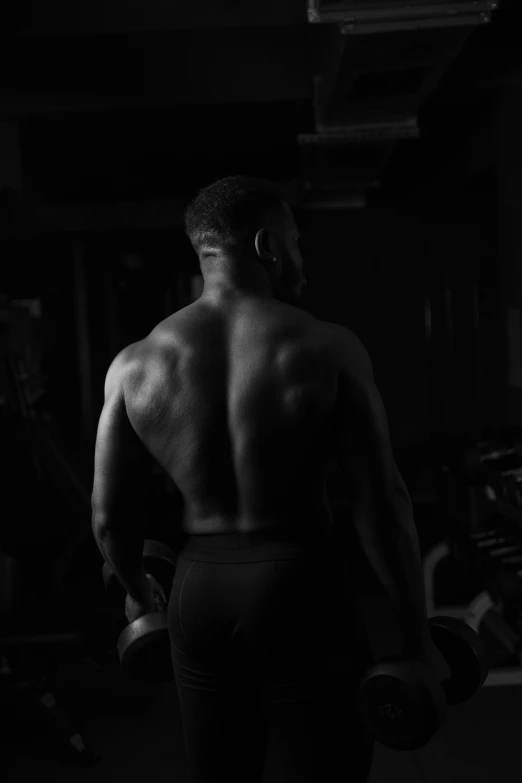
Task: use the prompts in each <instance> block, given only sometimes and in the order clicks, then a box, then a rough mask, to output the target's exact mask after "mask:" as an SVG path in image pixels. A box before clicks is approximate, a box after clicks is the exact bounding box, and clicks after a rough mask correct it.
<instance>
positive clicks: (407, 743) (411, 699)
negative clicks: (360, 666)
mask: <svg viewBox="0 0 522 783" xmlns="http://www.w3.org/2000/svg"><path fill="white" fill-rule="evenodd" d="M429 628H430V632H431V636H432V639H433V642H434V644H435V646H436V647H437V648H438V650H439V652H440V653H441V655H442V656H443V658H444V659H445V661H446V663H447V664H448V667H449V669H450V670H451V676H450V677H449V679H447V680H445V681H443V682H440V681H439V680H438V679H437V677H436V676H435V674H434V673H433V672H432V671H430V670H429V669H428V667H427V666H426V665H425V664H423V663H421V662H420V661H415V660H405V659H403V658H399V657H398V656H394V657H389V658H386V659H384V660H382V661H380V662H378V663H377V664H375V665H374V666H372V667H371V668H370V669H369V671H368V672H367V673H366V675H365V676H364V678H363V680H362V682H361V688H360V696H361V702H360V704H361V710H362V715H363V718H364V721H365V723H366V725H367V727H368V729H369V730H370V732H371V733H372V734H373V736H374V737H375V739H376V740H378V742H380V743H381V744H383V745H386V747H388V748H393V749H394V750H416V749H417V748H420V747H422V746H423V745H425V744H426V743H427V742H429V740H430V739H431V738H432V737H433V735H434V734H435V733H436V732H437V731H438V729H439V728H440V726H441V725H442V724H443V722H444V719H445V717H446V710H447V705H448V704H450V705H453V704H460V703H462V702H464V701H467V700H468V699H469V698H471V696H473V694H474V693H476V691H478V689H479V688H480V687H481V686H482V685H483V684H484V682H485V680H486V677H487V675H488V671H489V668H488V662H487V658H486V652H485V649H484V646H483V643H482V641H481V639H480V637H479V635H478V634H477V633H475V631H474V630H473V629H472V628H470V627H469V626H468V625H467V624H466V623H465V622H463V621H462V620H457V619H456V618H453V617H432V618H431V619H430V620H429Z"/></svg>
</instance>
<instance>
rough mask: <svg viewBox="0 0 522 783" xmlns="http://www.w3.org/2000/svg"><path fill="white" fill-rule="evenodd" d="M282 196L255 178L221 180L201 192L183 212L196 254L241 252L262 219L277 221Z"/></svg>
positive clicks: (265, 182)
mask: <svg viewBox="0 0 522 783" xmlns="http://www.w3.org/2000/svg"><path fill="white" fill-rule="evenodd" d="M284 201H285V198H284V195H283V193H282V191H281V190H280V188H279V187H278V186H277V185H276V184H275V183H273V182H270V181H268V180H263V179H256V178H254V177H244V176H233V177H226V178H225V179H220V180H218V181H217V182H214V183H213V184H212V185H209V186H208V187H206V188H203V190H200V191H199V193H198V194H197V196H196V197H195V199H194V200H193V201H192V202H191V203H190V204H189V205H188V207H187V209H186V211H185V219H184V224H185V233H186V235H187V236H188V238H189V239H190V242H191V244H192V246H193V248H194V250H195V251H196V253H197V254H198V256H199V255H200V254H201V253H202V251H203V248H206V247H208V248H211V249H212V250H216V249H219V250H225V249H236V250H237V249H241V248H243V247H246V246H247V245H248V244H249V242H250V241H253V240H254V237H255V235H256V232H257V231H258V229H259V228H260V227H261V225H262V223H263V220H266V219H267V218H269V219H270V218H271V219H272V220H275V219H277V216H278V215H279V214H281V213H282V207H283V203H284Z"/></svg>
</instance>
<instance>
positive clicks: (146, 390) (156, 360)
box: [125, 300, 338, 534]
mask: <svg viewBox="0 0 522 783" xmlns="http://www.w3.org/2000/svg"><path fill="white" fill-rule="evenodd" d="M337 376H338V368H337V365H336V362H335V359H334V356H333V352H332V350H331V349H330V341H329V335H328V329H327V327H326V325H325V324H322V323H321V322H319V321H317V320H315V319H314V318H312V317H311V316H310V315H308V314H306V313H304V312H302V311H300V310H297V309H296V308H293V307H289V306H286V305H283V304H282V303H280V302H277V301H275V300H268V301H267V300H254V301H249V302H245V301H243V302H242V303H241V304H240V305H236V306H234V307H231V308H228V309H227V310H226V311H225V310H224V309H221V308H218V307H216V306H212V305H209V304H207V303H204V302H202V301H201V300H200V301H198V302H196V303H194V304H193V305H190V306H189V307H187V308H185V309H184V310H181V311H180V312H178V313H176V314H174V315H173V316H171V317H170V318H168V319H167V320H166V321H164V322H163V323H162V324H160V325H159V326H158V327H157V328H156V329H155V330H154V331H153V333H152V334H151V335H150V336H149V337H148V338H147V339H146V340H145V341H143V342H141V343H138V344H136V345H135V346H133V347H132V359H131V370H130V372H128V373H127V380H126V384H125V401H126V407H127V413H128V416H129V419H130V422H131V424H132V426H133V428H134V430H135V431H136V433H137V434H138V436H139V438H140V440H141V441H142V443H143V444H144V445H145V447H146V448H147V450H148V451H149V452H150V453H151V454H152V455H153V456H154V457H155V458H156V459H157V461H158V462H159V463H160V464H161V465H162V466H163V467H164V468H165V470H166V471H167V473H168V474H169V475H170V476H171V478H172V479H173V481H174V482H175V483H176V485H177V487H178V489H179V490H180V492H181V493H182V495H183V498H184V501H185V518H184V521H183V528H184V530H185V531H186V532H187V533H192V534H198V533H199V534H204V533H229V532H236V531H245V532H251V531H256V530H260V529H268V528H285V529H288V530H290V529H295V530H299V531H300V532H303V531H304V530H305V528H307V529H309V530H315V531H317V528H318V526H325V527H326V526H328V525H329V524H330V515H329V508H328V505H327V501H326V497H325V481H324V479H325V467H326V465H327V464H328V462H329V461H330V460H331V457H332V438H333V429H334V422H333V411H334V406H335V401H336V395H337Z"/></svg>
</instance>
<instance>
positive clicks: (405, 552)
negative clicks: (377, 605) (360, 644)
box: [356, 497, 430, 654]
mask: <svg viewBox="0 0 522 783" xmlns="http://www.w3.org/2000/svg"><path fill="white" fill-rule="evenodd" d="M371 516H372V517H373V519H371V520H370V519H368V518H366V519H360V520H359V523H358V524H357V522H356V527H357V530H358V534H359V539H360V541H361V545H362V547H363V549H364V551H365V554H366V556H367V558H368V560H369V562H370V564H371V566H372V567H373V569H374V571H375V573H376V575H377V577H378V578H379V580H380V581H381V583H382V585H383V587H384V588H385V590H386V592H387V593H388V595H389V596H390V599H391V601H392V602H393V604H394V606H395V609H396V612H397V619H398V622H399V626H400V630H401V632H402V634H403V637H404V643H405V648H406V650H408V651H411V653H412V654H416V653H417V652H418V651H420V650H422V649H423V648H424V647H425V646H426V644H427V643H429V639H430V635H429V630H428V622H427V621H428V617H427V611H426V593H425V586H424V574H423V568H422V560H421V556H420V548H419V539H418V536H417V530H416V528H415V522H414V519H413V512H412V509H411V504H410V503H409V502H407V501H406V500H405V498H403V497H398V498H397V500H396V502H394V503H393V504H391V508H390V506H388V508H386V509H385V508H381V509H380V510H379V511H376V512H374V513H373V514H371Z"/></svg>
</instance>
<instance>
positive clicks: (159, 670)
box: [103, 540, 176, 682]
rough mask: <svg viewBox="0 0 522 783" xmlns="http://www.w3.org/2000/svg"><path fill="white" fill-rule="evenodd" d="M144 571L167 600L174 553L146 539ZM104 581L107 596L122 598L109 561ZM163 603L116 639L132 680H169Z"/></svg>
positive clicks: (169, 672) (121, 590)
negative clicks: (159, 587) (158, 585)
mask: <svg viewBox="0 0 522 783" xmlns="http://www.w3.org/2000/svg"><path fill="white" fill-rule="evenodd" d="M143 563H144V566H145V571H146V573H148V574H150V575H151V576H153V577H154V578H155V579H156V580H157V582H158V583H159V584H160V585H161V587H162V589H163V592H164V594H165V598H166V601H167V602H168V600H169V595H170V591H171V588H172V581H173V579H174V574H175V571H176V555H175V554H174V552H173V551H172V550H171V549H170V547H168V546H167V545H166V544H163V543H162V542H161V541H154V540H147V541H145V543H144V547H143ZM103 580H104V583H105V587H106V590H107V593H108V595H109V598H112V599H114V600H116V599H117V598H119V599H120V601H121V600H122V599H124V597H125V590H124V588H123V586H122V585H121V584H120V582H119V581H118V579H117V577H116V575H115V573H114V571H113V570H112V568H111V567H110V565H109V564H108V563H105V565H104V566H103ZM166 608H167V607H166V605H165V604H163V603H162V602H159V601H158V602H157V610H158V611H155V612H150V613H149V614H146V615H143V616H142V617H139V618H138V619H137V620H134V622H132V623H130V624H129V625H127V626H126V627H125V628H124V629H123V630H122V632H121V633H120V635H119V638H118V644H117V649H118V656H119V659H120V663H121V666H122V669H123V671H124V672H125V673H126V674H127V675H128V676H129V677H131V678H132V679H136V680H144V681H147V682H164V681H167V680H172V679H173V677H174V672H173V669H172V662H171V657H170V641H169V632H168V624H167V614H166Z"/></svg>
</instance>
